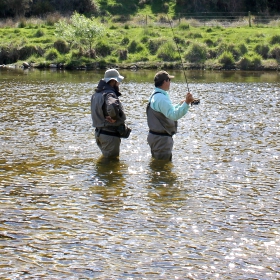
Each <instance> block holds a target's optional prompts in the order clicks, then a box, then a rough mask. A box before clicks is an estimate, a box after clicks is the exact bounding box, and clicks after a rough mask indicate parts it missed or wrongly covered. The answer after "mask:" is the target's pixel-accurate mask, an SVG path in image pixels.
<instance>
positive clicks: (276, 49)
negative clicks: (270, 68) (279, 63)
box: [268, 46, 280, 60]
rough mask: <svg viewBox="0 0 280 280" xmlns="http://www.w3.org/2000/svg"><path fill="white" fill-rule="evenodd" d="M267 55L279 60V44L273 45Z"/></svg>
mask: <svg viewBox="0 0 280 280" xmlns="http://www.w3.org/2000/svg"><path fill="white" fill-rule="evenodd" d="M268 56H269V57H271V58H274V59H277V60H279V59H280V46H275V47H273V48H272V49H271V50H270V52H269V54H268Z"/></svg>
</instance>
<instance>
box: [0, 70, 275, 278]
mask: <svg viewBox="0 0 280 280" xmlns="http://www.w3.org/2000/svg"><path fill="white" fill-rule="evenodd" d="M169 72H170V73H171V74H174V75H175V79H173V81H172V83H171V90H170V94H171V99H172V100H173V101H174V102H179V101H180V100H181V99H183V98H184V93H185V92H186V83H185V79H184V75H183V73H182V72H180V71H169ZM186 72H187V73H186V74H187V79H188V83H189V87H190V90H191V92H192V93H193V95H194V96H196V97H198V98H200V99H201V103H200V105H198V106H192V107H191V109H190V111H189V112H188V113H187V115H186V116H185V117H183V118H182V119H181V120H179V128H178V130H179V132H178V134H177V135H176V136H175V137H174V151H173V161H172V162H170V163H168V164H160V163H159V162H157V161H153V160H152V159H151V156H150V150H149V147H148V145H147V142H146V137H147V124H146V116H145V108H146V104H147V100H148V97H149V95H150V93H151V91H152V89H153V82H152V81H153V76H154V74H155V71H151V70H139V71H128V70H123V71H121V70H120V73H121V74H122V75H124V76H125V80H124V82H123V83H122V84H121V86H120V89H121V92H122V97H121V100H122V102H123V105H124V107H125V111H126V113H127V118H128V123H129V125H130V127H131V128H132V132H131V135H130V137H129V138H128V139H123V140H122V143H121V155H120V159H119V161H110V162H104V161H103V160H102V157H101V153H100V151H99V149H98V148H97V146H96V144H95V140H94V132H93V128H92V127H91V117H90V98H91V94H92V93H93V89H94V88H95V86H96V84H97V82H98V81H99V79H101V78H102V77H103V71H88V72H85V71H79V72H74V71H73V72H67V71H62V70H61V71H52V70H44V71H39V70H24V71H23V70H9V69H0V101H1V108H2V109H1V113H0V114H1V130H0V140H1V146H0V150H1V156H0V205H1V207H0V278H1V279H104V280H105V279H106V280H107V279H234V280H236V279H266V280H267V279H280V210H279V204H280V160H279V157H280V144H279V143H280V134H279V131H280V129H279V123H280V77H279V73H277V72H276V73H275V72H274V73H262V72H207V71H186Z"/></svg>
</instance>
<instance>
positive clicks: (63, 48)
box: [53, 39, 69, 53]
mask: <svg viewBox="0 0 280 280" xmlns="http://www.w3.org/2000/svg"><path fill="white" fill-rule="evenodd" d="M53 46H54V48H55V49H57V50H58V51H59V52H60V53H67V52H68V51H69V47H68V44H67V42H66V41H64V40H62V39H58V40H56V41H55V42H54V43H53Z"/></svg>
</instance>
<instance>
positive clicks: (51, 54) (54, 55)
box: [45, 48, 59, 60]
mask: <svg viewBox="0 0 280 280" xmlns="http://www.w3.org/2000/svg"><path fill="white" fill-rule="evenodd" d="M45 57H46V59H47V60H57V59H58V57H59V52H58V51H57V49H55V48H51V49H49V50H48V51H47V52H46V55H45Z"/></svg>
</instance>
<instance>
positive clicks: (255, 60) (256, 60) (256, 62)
mask: <svg viewBox="0 0 280 280" xmlns="http://www.w3.org/2000/svg"><path fill="white" fill-rule="evenodd" d="M251 64H252V67H253V68H254V69H258V68H259V67H260V66H261V65H262V57H261V56H260V55H259V54H254V55H253V56H251Z"/></svg>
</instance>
